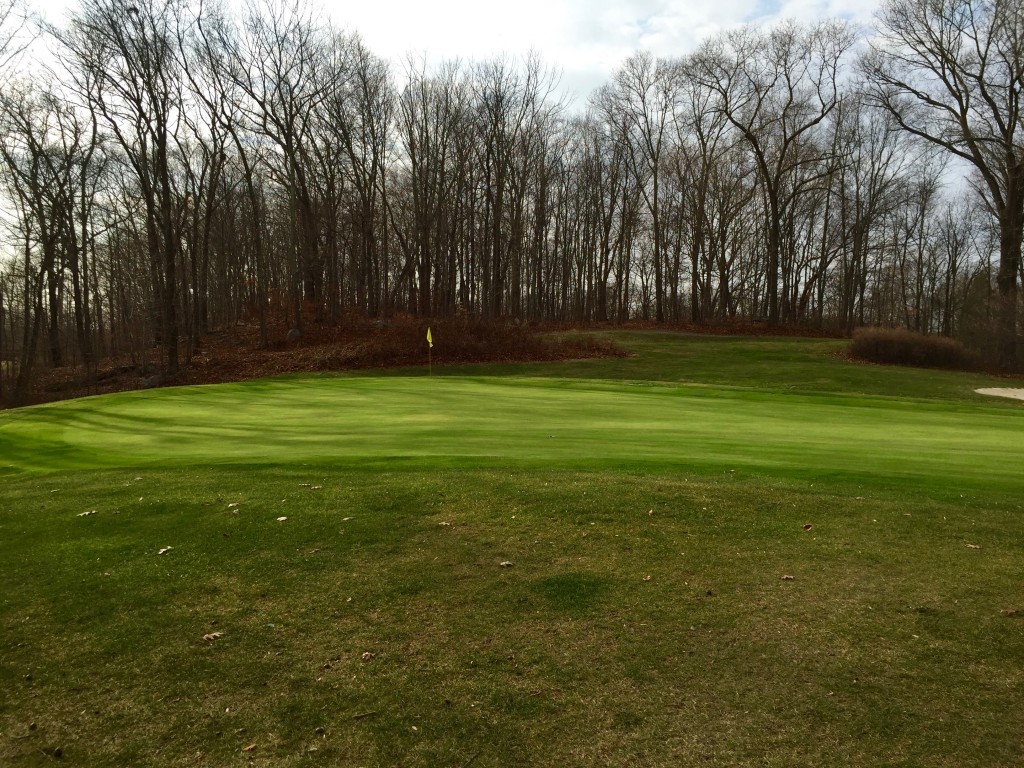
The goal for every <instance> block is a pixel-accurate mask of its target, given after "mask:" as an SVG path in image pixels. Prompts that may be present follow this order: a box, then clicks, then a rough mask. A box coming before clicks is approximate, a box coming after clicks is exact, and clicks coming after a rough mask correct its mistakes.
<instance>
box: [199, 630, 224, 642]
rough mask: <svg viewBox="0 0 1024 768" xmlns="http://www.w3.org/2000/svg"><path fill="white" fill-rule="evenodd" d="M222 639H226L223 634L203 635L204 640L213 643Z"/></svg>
mask: <svg viewBox="0 0 1024 768" xmlns="http://www.w3.org/2000/svg"><path fill="white" fill-rule="evenodd" d="M222 637H224V633H223V632H211V633H210V634H208V635H203V640H205V641H206V642H208V643H212V642H213V641H214V640H220V639H221V638H222Z"/></svg>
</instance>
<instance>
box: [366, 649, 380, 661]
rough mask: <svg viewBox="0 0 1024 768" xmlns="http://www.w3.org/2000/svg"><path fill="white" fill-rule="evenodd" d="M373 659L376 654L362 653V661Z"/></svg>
mask: <svg viewBox="0 0 1024 768" xmlns="http://www.w3.org/2000/svg"><path fill="white" fill-rule="evenodd" d="M375 658H377V654H376V653H370V652H369V651H366V652H364V653H363V661H372V660H373V659H375Z"/></svg>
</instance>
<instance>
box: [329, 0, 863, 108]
mask: <svg viewBox="0 0 1024 768" xmlns="http://www.w3.org/2000/svg"><path fill="white" fill-rule="evenodd" d="M879 2H880V0H511V2H494V0H491V1H490V2H488V0H435V2H429V0H369V2H367V1H366V0H363V1H362V2H352V0H322V4H323V6H324V8H325V9H326V10H327V12H328V13H329V14H330V16H331V18H332V19H333V20H334V21H335V23H336V24H338V25H339V26H341V27H344V28H347V29H350V30H356V31H358V32H359V33H360V34H362V36H363V39H364V40H365V41H366V43H367V44H368V46H369V48H370V49H371V50H372V51H374V52H375V53H376V54H378V55H379V56H383V57H385V58H388V59H390V60H392V61H393V62H394V63H396V64H401V62H402V61H403V59H404V58H405V56H406V54H407V53H410V52H418V53H420V54H427V56H428V60H429V61H436V60H438V59H443V58H456V57H458V58H463V59H483V58H488V57H491V56H494V55H497V54H501V53H506V54H509V55H512V56H521V55H524V54H526V53H528V52H529V51H530V50H531V49H533V50H535V51H536V52H537V53H539V54H540V56H541V59H542V61H543V62H544V63H545V64H547V65H549V66H555V67H557V68H559V69H560V70H561V71H562V85H563V87H564V88H565V89H566V90H568V91H572V92H574V93H575V94H576V96H577V99H578V102H582V101H583V100H584V99H585V98H586V96H587V95H588V94H589V93H590V91H591V90H592V89H593V88H595V87H597V86H599V85H601V84H602V83H604V82H605V81H606V80H607V79H608V75H609V74H610V73H611V71H612V70H613V69H614V68H615V67H616V66H618V65H619V64H620V63H621V62H622V61H623V60H624V59H626V57H628V56H629V55H630V54H631V53H633V52H634V51H636V50H638V49H647V50H650V51H651V52H653V53H655V54H657V55H660V56H676V55H680V54H684V53H688V52H689V51H692V50H693V49H694V48H695V47H696V45H697V43H698V42H700V40H702V39H704V38H705V37H708V36H709V35H713V34H715V33H716V32H718V31H720V30H723V29H726V28H729V27H734V26H738V25H740V24H744V23H747V22H753V23H759V24H770V23H772V22H773V21H776V20H779V19H783V18H791V19H796V20H798V21H811V20H814V19H820V18H828V17H830V18H845V19H848V20H850V21H852V22H854V23H856V24H861V25H864V26H867V25H869V24H870V23H871V17H872V14H873V13H874V11H875V9H876V8H877V7H878V5H879Z"/></svg>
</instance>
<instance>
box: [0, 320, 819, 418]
mask: <svg viewBox="0 0 1024 768" xmlns="http://www.w3.org/2000/svg"><path fill="white" fill-rule="evenodd" d="M428 327H431V328H432V336H433V341H434V348H433V350H428V346H427V342H426V329H427V328H428ZM288 330H289V324H287V323H284V322H277V323H272V324H271V325H270V326H269V327H268V333H267V335H268V344H267V345H266V347H264V348H260V346H259V329H258V326H257V325H256V324H255V323H254V322H240V323H238V324H237V325H235V326H233V327H230V328H227V329H222V330H218V331H214V332H211V333H208V334H204V335H203V336H202V337H201V338H200V339H199V343H198V345H197V346H196V348H195V350H194V351H193V352H192V353H191V354H189V353H188V348H187V344H186V343H185V342H182V344H181V349H180V351H179V356H180V359H181V360H182V361H183V364H182V366H181V370H180V371H179V372H178V373H177V374H175V375H173V376H164V375H162V374H161V373H160V371H161V369H162V363H163V360H162V358H161V354H162V351H161V350H160V349H159V348H153V349H151V350H149V355H148V357H147V356H145V355H140V354H138V353H136V354H132V355H118V356H113V357H105V358H103V359H102V360H101V361H100V362H99V364H98V365H97V367H96V369H95V370H94V371H92V372H87V371H86V370H85V369H84V368H83V367H81V366H64V367H61V368H48V369H44V368H40V369H38V370H37V372H36V379H35V382H34V386H33V388H32V391H31V393H30V394H29V396H28V397H27V398H26V402H25V403H23V404H24V405H28V404H38V403H44V402H52V401H56V400H69V399H73V398H76V397H85V396H88V395H100V394H109V393H112V392H124V391H130V390H135V389H148V388H152V387H158V386H168V385H184V384H222V383H226V382H231V381H247V380H251V379H257V378H264V377H267V376H277V375H281V374H285V373H319V372H330V371H353V370H369V369H388V368H404V367H413V366H430V365H436V366H451V365H460V364H467V363H510V362H524V363H525V362H551V361H557V360H578V359H587V358H605V357H621V356H627V355H628V352H626V351H624V350H623V349H622V348H621V347H620V346H618V345H617V344H616V343H615V342H614V341H611V340H610V339H609V338H608V337H607V336H605V335H602V332H605V331H621V330H659V331H663V332H668V333H680V334H687V335H689V334H695V335H708V336H768V335H771V336H798V337H813V338H837V337H838V336H839V334H838V333H837V332H835V331H831V330H821V329H815V328H811V327H808V326H783V327H776V328H769V327H768V326H767V324H765V323H753V322H745V321H735V322H725V323H715V324H696V323H673V324H667V325H666V324H657V323H654V322H645V321H632V322H629V323H591V324H573V323H545V324H536V323H531V324H517V323H498V324H484V323H481V322H476V321H470V320H465V319H462V320H451V319H447V320H444V319H433V320H425V319H418V318H414V317H411V316H408V315H403V316H399V317H396V318H394V319H392V320H388V321H374V320H368V319H364V318H349V319H347V320H346V321H344V322H341V323H318V322H316V320H315V319H314V318H313V317H312V316H310V317H308V318H306V320H305V323H304V332H303V335H302V337H301V338H299V339H297V340H294V341H287V333H288ZM580 330H585V331H591V332H592V333H586V334H580V333H572V331H580ZM428 351H430V352H431V354H430V355H428ZM9 405H10V403H6V402H5V401H4V399H3V398H2V397H0V408H3V407H7V406H9Z"/></svg>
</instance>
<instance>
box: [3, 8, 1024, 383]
mask: <svg viewBox="0 0 1024 768" xmlns="http://www.w3.org/2000/svg"><path fill="white" fill-rule="evenodd" d="M10 15H11V14H8V16H9V17H10ZM8 20H10V18H9V19H8ZM1022 41H1024V22H1022V12H1021V10H1020V8H1019V7H1018V6H1017V5H1016V4H1010V3H1006V2H1002V0H998V1H997V2H984V3H983V2H978V1H977V0H894V1H893V2H891V3H890V4H889V5H888V6H887V7H886V11H885V13H884V15H883V17H882V18H881V19H880V24H879V30H877V31H874V32H872V34H871V36H870V38H868V37H866V36H864V35H860V36H858V34H855V32H854V31H853V30H852V29H850V28H849V27H848V26H846V25H845V24H843V23H840V22H823V23H817V24H814V25H800V24H796V23H792V22H787V23H782V24H779V25H778V26H775V27H772V28H769V29H757V28H753V27H746V28H742V29H739V30H735V31H731V32H728V33H724V34H722V35H720V36H717V37H714V38H711V39H708V40H706V41H704V43H703V44H702V45H701V46H700V47H699V49H698V50H697V51H695V52H693V53H690V54H688V55H685V56H681V57H679V58H655V57H653V56H651V55H649V54H647V53H644V52H640V53H637V54H635V55H634V56H632V57H630V58H629V59H628V60H626V61H625V62H624V63H623V64H622V65H621V66H620V67H619V68H618V69H617V70H616V72H615V73H614V75H613V76H612V78H611V79H610V81H609V82H608V83H607V84H606V85H604V86H603V87H602V88H600V89H598V90H597V91H596V92H595V93H593V94H592V95H591V96H590V98H589V100H588V101H587V104H586V107H585V109H583V110H582V112H581V111H580V110H570V109H568V108H567V106H566V102H565V98H564V96H563V95H562V94H561V92H560V91H559V87H558V76H557V73H555V72H553V71H552V70H550V69H548V68H546V67H545V66H544V65H543V63H542V62H541V61H540V60H539V59H537V58H528V59H526V60H524V61H513V60H510V59H507V58H499V59H494V60H490V61H485V62H476V63H448V64H445V65H443V66H440V67H435V68H430V67H427V66H426V65H425V64H423V63H420V62H417V61H415V60H412V59H410V60H409V61H406V62H404V63H401V64H398V65H396V64H395V63H391V62H387V61H384V60H382V59H381V58H379V57H378V56H376V55H374V54H373V53H372V52H371V51H370V50H368V49H367V47H366V46H365V45H364V43H363V42H362V41H361V39H360V38H359V36H358V34H356V33H353V32H348V31H343V30H340V29H337V28H335V27H333V26H331V25H330V24H328V23H327V22H325V21H324V20H323V19H322V18H320V17H319V16H317V15H315V14H314V13H313V12H312V10H311V9H310V8H309V7H307V6H305V5H303V4H302V3H301V2H296V3H295V4H291V5H284V4H278V3H273V2H268V3H266V4H263V5H251V6H249V9H248V10H246V11H244V12H242V13H241V14H240V15H232V13H229V12H228V11H227V10H226V9H224V8H223V7H216V6H214V5H212V4H210V3H202V4H198V3H192V2H188V0H170V1H169V2H168V1H166V0H138V1H137V2H136V0H129V2H122V1H121V0H116V1H115V0H83V2H82V3H81V4H80V5H79V7H78V9H77V10H76V11H75V12H74V13H73V14H72V15H71V16H70V17H69V20H68V21H67V23H66V24H65V25H63V26H60V27H50V26H43V27H42V28H41V31H40V38H39V39H38V40H37V41H36V42H35V45H34V47H33V48H32V49H31V50H32V51H33V52H34V53H33V55H32V58H31V59H30V58H28V54H25V55H23V56H22V57H20V58H18V59H17V66H16V67H14V68H13V69H11V68H9V69H10V71H9V72H8V75H7V77H6V79H5V81H4V85H3V87H2V89H0V183H2V184H3V193H4V196H5V201H6V207H7V208H8V209H9V211H8V213H9V215H8V222H7V223H8V232H9V237H8V241H7V242H8V248H7V251H8V254H9V255H8V256H7V257H5V261H4V262H3V265H2V267H0V269H2V271H0V302H2V303H0V361H2V362H0V386H3V387H5V388H6V390H7V392H8V394H10V393H11V392H12V391H13V392H14V394H15V399H17V398H18V397H21V396H23V395H24V394H25V393H26V392H27V391H28V388H29V387H30V385H31V381H32V375H33V371H34V370H35V369H37V368H38V366H40V365H45V366H66V365H83V366H85V367H87V368H89V369H91V368H92V367H93V366H95V364H96V363H97V361H98V360H99V359H100V358H101V357H102V356H106V355H113V356H131V358H132V359H133V360H135V361H142V362H144V361H146V360H150V361H153V360H156V361H157V362H159V364H160V365H162V366H163V368H164V369H165V370H166V371H167V372H171V373H173V372H175V371H176V370H177V369H178V367H179V366H180V365H181V364H182V363H183V362H185V361H187V359H188V358H189V357H190V356H191V355H192V354H193V353H194V352H195V350H196V349H197V348H198V347H199V345H200V344H201V340H202V337H203V334H204V333H207V332H208V331H211V330H213V329H216V328H220V327H224V326H227V325H231V324H234V323H236V322H237V321H238V320H239V319H240V318H243V317H246V318H250V319H251V320H252V321H253V322H254V323H258V325H259V328H260V339H261V344H267V343H268V342H270V341H272V340H273V339H270V338H268V335H269V333H270V331H268V327H269V325H270V322H269V321H270V320H271V319H276V320H282V319H284V318H287V324H286V325H285V326H284V327H286V328H290V329H291V331H290V335H291V336H293V337H294V336H296V335H298V334H301V333H302V330H303V323H307V322H318V323H344V322H346V321H348V320H349V319H350V318H353V317H374V318H387V317H389V316H392V315H393V314H394V313H410V314H413V315H417V316H423V317H434V316H454V315H460V314H465V315H469V316H474V317H480V318H484V319H487V320H508V319H512V320H516V321H523V322H530V321H539V322H543V321H580V322H588V321H624V320H627V319H635V318H641V319H647V320H656V321H659V322H669V323H671V322H682V321H685V322H693V323H709V322H719V321H723V320H730V319H738V318H742V319H747V320H763V321H766V322H767V323H768V324H770V325H777V324H806V325H811V326H816V327H832V328H839V329H843V330H845V331H852V329H853V328H854V327H856V326H860V325H865V324H881V325H892V326H906V327H908V328H911V329H914V330H918V331H923V332H926V333H941V334H945V335H952V336H960V337H962V338H965V339H966V340H967V341H968V342H969V343H971V344H972V345H974V346H975V347H978V348H981V349H982V350H983V351H984V352H986V353H988V354H990V355H991V356H993V357H994V358H996V359H998V360H999V362H1000V364H1001V365H1003V366H1004V367H1005V368H1012V367H1015V365H1016V362H1017V350H1016V347H1017V328H1018V326H1019V321H1020V318H1019V308H1018V302H1017V292H1018V285H1019V282H1020V278H1021V260H1020V252H1021V222H1022V219H1024V214H1022V206H1024V142H1022V127H1021V115H1020V112H1019V110H1020V105H1021V99H1020V96H1021V89H1022V84H1021V77H1020V72H1021V67H1022V63H1024V50H1022V48H1024V43H1022ZM8 44H10V40H9V39H8ZM42 50H45V51H46V53H45V54H41V53H40V51H42ZM951 160H955V161H956V162H957V163H959V165H956V166H951V165H950V161H951ZM952 167H956V168H960V167H964V168H967V169H968V171H967V175H966V177H965V180H964V181H963V182H961V183H959V184H952V185H950V184H948V183H946V182H947V181H948V178H949V176H950V173H951V171H950V168H952ZM274 327H277V325H275V326H274ZM182 358H184V359H182Z"/></svg>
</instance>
